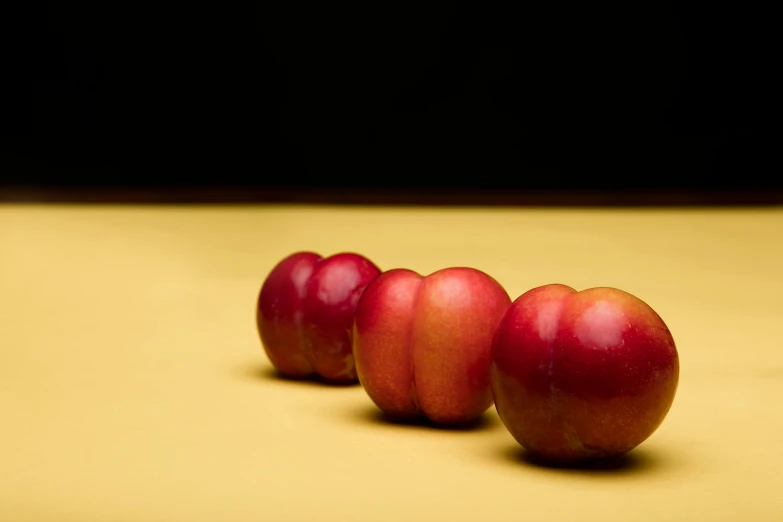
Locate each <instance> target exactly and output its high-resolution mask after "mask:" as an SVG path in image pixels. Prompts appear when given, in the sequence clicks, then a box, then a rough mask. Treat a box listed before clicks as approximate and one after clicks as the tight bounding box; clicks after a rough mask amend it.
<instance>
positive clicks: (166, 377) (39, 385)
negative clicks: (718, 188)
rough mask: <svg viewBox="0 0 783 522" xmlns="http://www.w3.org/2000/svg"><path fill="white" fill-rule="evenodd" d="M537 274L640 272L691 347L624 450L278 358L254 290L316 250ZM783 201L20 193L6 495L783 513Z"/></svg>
mask: <svg viewBox="0 0 783 522" xmlns="http://www.w3.org/2000/svg"><path fill="white" fill-rule="evenodd" d="M303 249H306V250H315V251H317V252H320V253H322V254H332V253H336V252H339V251H347V250H350V251H356V252H359V253H362V254H364V255H366V256H368V257H370V258H371V259H372V260H373V261H375V262H376V263H377V264H378V265H379V266H380V267H381V268H383V269H390V268H394V267H406V268H411V269H413V270H416V271H418V272H420V273H422V274H426V273H429V272H432V271H435V270H437V269H439V268H444V267H447V266H457V265H462V266H472V267H475V268H478V269H481V270H484V271H485V272H487V273H489V274H490V275H492V276H493V277H495V278H496V279H497V280H498V281H499V282H501V283H502V284H503V285H504V286H505V287H506V289H507V290H508V292H509V294H510V295H511V297H512V298H516V297H517V296H518V295H519V294H521V293H522V292H524V291H526V290H528V289H530V288H532V287H535V286H539V285H542V284H547V283H564V284H568V285H570V286H573V287H575V288H577V289H583V288H587V287H592V286H615V287H618V288H621V289H623V290H627V291H629V292H631V293H633V294H635V295H637V296H638V297H640V298H642V299H643V300H645V301H646V302H647V303H648V304H650V305H651V306H652V307H653V308H654V309H655V310H656V311H657V312H658V313H659V314H660V315H661V316H662V317H663V319H664V320H665V321H666V323H667V324H668V326H669V327H670V329H671V331H672V333H673V335H674V338H675V341H676V342H677V345H678V348H679V352H680V359H681V361H680V362H681V377H680V386H679V391H678V394H677V397H676V399H675V402H674V406H673V408H672V410H671V412H670V414H669V416H668V417H667V419H666V420H665V421H664V423H663V425H662V426H661V427H660V428H659V430H658V431H657V432H656V433H655V434H653V436H652V437H651V438H650V439H648V441H647V442H645V443H644V444H642V445H641V446H639V447H638V448H637V449H636V450H635V451H633V452H632V453H630V454H629V455H628V458H627V459H625V460H624V461H622V462H620V463H619V464H618V465H616V466H613V467H611V468H609V469H555V468H546V467H541V466H539V465H536V464H533V463H530V462H528V461H526V460H525V459H524V457H523V454H522V452H521V450H520V449H519V446H518V445H517V444H516V442H514V440H513V439H512V438H511V436H510V434H509V433H508V432H507V431H506V430H505V429H504V427H503V426H502V424H501V423H500V422H499V420H498V417H497V415H496V413H495V412H494V410H491V411H489V412H488V413H487V414H486V419H485V422H483V423H481V424H480V425H479V426H477V427H476V428H474V429H470V430H461V431H448V430H440V429H433V428H428V427H426V426H418V427H417V426H400V425H391V424H388V423H386V422H384V421H383V420H382V419H381V418H380V417H379V416H378V415H377V413H376V409H375V407H374V406H373V404H372V403H371V402H370V400H369V398H368V397H367V396H366V395H365V394H364V392H363V390H362V389H361V388H360V387H358V386H353V387H328V386H324V385H318V384H305V383H295V382H287V381H281V380H278V379H276V378H275V377H274V376H273V374H272V373H271V371H270V366H269V364H268V362H267V360H266V358H265V356H264V354H263V351H262V349H261V346H260V343H259V341H258V338H257V336H256V331H255V323H254V307H255V300H256V296H257V292H258V290H259V288H260V285H261V282H262V281H263V279H264V277H265V276H266V275H267V273H268V271H269V270H270V269H271V268H272V266H273V265H274V264H275V263H276V262H277V261H279V260H280V259H281V258H283V257H285V256H286V255H288V254H290V253H292V252H294V251H297V250H303ZM782 332H783V209H781V208H774V207H768V208H758V209H562V208H561V209H555V208H517V209H508V208H495V209H479V208H448V209H447V208H430V209H426V208H424V209H422V208H381V207H379V208H367V207H350V208H349V207H316V206H309V207H305V206H300V207H295V206H233V207H232V206H224V207H221V206H189V207H188V206H180V207H176V206H171V207H165V206H161V207H153V206H146V207H145V206H109V205H107V206H66V205H60V206H44V205H39V206H36V205H3V206H0V423H1V424H0V520H3V521H9V522H11V521H14V522H28V521H56V522H69V521H73V522H85V521H95V522H98V521H100V522H124V521H127V522H142V521H143V522H158V521H160V522H164V521H165V522H179V521H182V522H199V521H210V522H214V521H231V522H242V521H248V522H249V521H253V522H258V521H265V522H266V521H268V522H272V521H285V522H294V521H322V520H339V521H342V522H351V521H361V522H369V521H378V522H383V521H389V522H401V521H405V520H416V521H418V520H421V521H425V520H426V521H439V520H443V521H449V522H458V521H470V522H475V521H503V520H510V521H511V520H513V521H520V520H527V521H538V520H541V521H560V520H563V521H570V522H573V521H600V522H611V521H623V522H626V521H647V520H649V521H662V520H667V521H670V520H677V521H679V520H682V521H691V522H696V521H704V522H707V521H709V522H720V521H726V522H728V521H731V522H737V521H743V522H751V521H765V522H773V521H780V520H783V405H782V404H783V333H782Z"/></svg>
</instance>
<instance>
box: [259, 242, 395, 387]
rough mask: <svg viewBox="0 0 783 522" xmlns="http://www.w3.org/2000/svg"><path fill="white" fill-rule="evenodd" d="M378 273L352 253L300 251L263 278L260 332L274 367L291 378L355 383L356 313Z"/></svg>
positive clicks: (367, 260)
mask: <svg viewBox="0 0 783 522" xmlns="http://www.w3.org/2000/svg"><path fill="white" fill-rule="evenodd" d="M380 273H381V270H380V269H379V268H378V267H377V266H375V264H373V263H372V261H370V260H369V259H367V258H365V257H363V256H360V255H358V254H354V253H340V254H335V255H333V256H331V257H327V258H323V257H322V256H320V255H319V254H316V253H313V252H297V253H294V254H291V255H290V256H288V257H286V258H285V259H283V260H282V261H280V262H279V263H278V264H277V265H276V266H275V267H274V268H273V269H272V271H271V272H270V273H269V275H268V276H267V278H266V279H265V280H264V283H263V285H262V286H261V291H260V292H259V295H258V301H257V307H256V326H257V330H258V334H259V337H260V339H261V344H262V346H263V348H264V351H265V352H266V354H267V357H268V358H269V360H270V362H271V363H272V366H274V367H275V369H276V370H277V371H278V372H280V373H281V374H282V375H285V376H288V377H293V378H304V377H310V376H314V375H318V376H320V377H321V378H323V379H324V380H326V381H331V382H335V383H339V382H342V383H350V382H356V381H357V380H358V379H357V376H356V367H355V365H354V362H353V353H352V339H351V337H352V325H353V311H354V309H355V308H356V303H357V301H358V300H359V296H360V295H361V293H362V291H363V290H364V288H365V287H366V286H367V284H368V283H369V282H370V281H372V280H373V279H374V278H375V277H377V276H378V275H379V274H380Z"/></svg>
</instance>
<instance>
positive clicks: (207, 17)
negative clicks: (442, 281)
mask: <svg viewBox="0 0 783 522" xmlns="http://www.w3.org/2000/svg"><path fill="white" fill-rule="evenodd" d="M108 4H111V5H108ZM160 4H161V5H142V4H139V3H134V4H132V5H129V6H123V7H118V6H115V5H114V3H108V2H99V1H94V2H84V1H82V2H76V3H74V2H70V3H67V5H65V3H55V2H50V3H48V4H44V3H40V4H35V5H36V6H39V7H35V8H27V7H24V6H23V7H16V8H14V7H11V8H8V7H6V8H4V9H6V12H5V16H4V18H5V23H7V24H8V25H9V26H10V27H8V28H7V29H10V31H6V32H5V35H6V37H5V40H6V42H5V43H6V45H5V51H4V52H5V53H6V55H7V56H6V60H5V64H6V67H5V74H4V83H5V85H6V87H5V88H4V90H5V94H4V95H3V98H4V102H3V105H4V109H5V110H4V114H3V118H2V125H3V129H2V132H3V135H4V139H3V148H4V150H3V151H2V152H3V171H2V180H3V182H4V183H5V184H6V185H7V186H8V185H13V186H17V187H20V186H21V187H25V186H27V187H29V186H50V187H65V186H115V187H133V186H136V187H153V188H154V187H197V186H212V187H232V186H242V187H252V188H286V187H289V188H290V187H300V188H303V187H309V188H332V189H342V188H349V187H350V188H354V189H357V188H359V189H364V188H380V189H392V188H398V189H407V190H416V189H421V188H423V187H428V186H429V187H431V188H433V189H435V190H440V189H443V190H447V189H448V190H470V191H475V190H478V189H495V190H570V191H575V190H576V191H579V190H583V191H596V190H599V191H600V190H626V189H634V190H638V189H643V190H656V189H679V190H692V189H697V190H704V189H710V190H724V191H728V192H732V191H738V190H748V189H752V190H761V191H765V190H766V191H768V190H770V189H775V188H780V187H781V182H780V175H779V172H780V171H781V169H780V163H779V159H778V157H777V156H778V154H777V152H778V149H779V147H778V145H777V144H778V131H777V129H778V128H779V120H778V114H779V113H778V106H777V103H778V102H777V100H776V98H777V97H779V95H780V92H779V85H778V84H776V83H775V78H776V76H777V72H778V71H777V69H779V65H780V63H779V62H780V61H779V59H778V57H777V55H776V53H775V48H776V45H775V43H774V42H773V38H775V36H776V35H775V32H776V31H777V29H776V28H775V26H774V25H773V24H774V20H775V19H774V18H773V17H772V16H771V15H770V14H769V13H764V12H756V11H753V10H752V9H751V8H749V7H740V6H738V5H726V6H722V5H720V4H717V3H711V4H709V5H698V6H697V5H696V4H692V3H688V4H687V6H686V5H685V3H667V2H648V3H644V4H643V3H638V2H625V3H620V2H610V3H606V2H604V3H594V2H580V3H576V2H574V3H553V2H535V3H523V4H517V5H515V6H514V7H513V8H511V7H507V8H499V7H493V8H485V7H476V5H472V6H471V5H469V4H453V3H451V4H448V5H447V4H441V3H428V4H427V6H419V7H415V8H403V7H398V6H395V5H392V4H388V5H387V4H383V5H378V6H376V5H374V4H373V5H369V4H368V5H363V6H358V5H357V6H354V7H352V8H348V7H345V8H342V7H336V6H334V5H331V4H328V3H321V5H320V7H316V6H305V5H301V6H300V5H299V4H292V3H283V2H277V3H273V4H270V5H266V4H265V3H256V4H250V3H247V4H225V3H223V4H218V3H212V4H191V5H188V6H185V5H177V6H176V7H174V6H173V4H166V3H164V2H161V3H160ZM283 4H285V5H293V6H294V7H290V8H289V7H281V5H283ZM477 5H478V4H477ZM9 9H16V10H17V11H18V12H10V11H9ZM22 11H24V12H22ZM23 18H24V20H26V21H29V22H31V23H29V24H22V19H23ZM17 20H18V21H19V24H17Z"/></svg>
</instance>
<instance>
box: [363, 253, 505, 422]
mask: <svg viewBox="0 0 783 522" xmlns="http://www.w3.org/2000/svg"><path fill="white" fill-rule="evenodd" d="M510 304H511V299H510V298H509V296H508V294H507V293H506V291H505V290H504V289H503V287H502V286H501V285H500V284H499V283H498V282H497V281H495V280H494V279H493V278H492V277H490V276H489V275H487V274H485V273H484V272H481V271H479V270H476V269H473V268H462V267H454V268H446V269H443V270H439V271H437V272H434V273H432V274H430V275H429V276H427V277H422V276H421V275H419V274H417V273H416V272H413V271H411V270H406V269H394V270H389V271H387V272H385V273H383V274H382V275H380V276H379V277H377V278H376V279H375V280H373V281H372V283H370V284H369V285H368V286H367V288H366V289H365V290H364V293H363V294H362V296H361V299H360V300H359V304H358V305H357V307H356V311H355V315H354V333H353V342H354V344H353V352H354V357H355V361H356V370H357V374H358V377H359V381H360V383H361V384H362V386H363V388H364V389H365V391H366V392H367V394H368V395H369V397H370V399H371V400H372V401H373V402H374V403H375V404H376V405H377V406H378V408H379V409H380V410H382V411H383V412H385V413H386V414H388V415H389V416H391V417H395V418H398V419H414V418H417V417H419V418H421V417H426V418H428V419H430V420H431V421H433V422H435V423H439V424H460V423H466V422H470V421H473V420H476V419H478V418H479V417H480V416H481V415H482V414H483V413H484V412H485V411H486V410H487V409H488V408H490V407H491V406H492V390H491V387H490V376H489V369H490V360H491V359H490V355H491V352H490V350H491V345H492V337H493V334H494V332H495V328H496V327H497V325H498V322H499V321H500V319H501V317H502V316H503V313H504V312H505V311H506V308H507V307H508V306H509V305H510Z"/></svg>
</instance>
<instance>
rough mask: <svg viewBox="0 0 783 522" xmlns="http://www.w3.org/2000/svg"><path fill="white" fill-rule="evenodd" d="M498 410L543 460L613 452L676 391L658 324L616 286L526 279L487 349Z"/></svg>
mask: <svg viewBox="0 0 783 522" xmlns="http://www.w3.org/2000/svg"><path fill="white" fill-rule="evenodd" d="M492 357H493V361H492V369H491V376H492V391H493V396H494V401H495V408H496V409H497V412H498V415H499V417H500V419H501V421H502V422H503V424H504V425H505V426H506V428H507V429H508V430H509V432H510V433H511V435H512V436H513V437H514V438H515V439H516V441H517V442H518V443H519V444H520V445H521V446H522V447H524V448H525V449H526V450H528V451H529V452H531V453H532V454H534V455H535V456H537V457H539V458H542V459H543V460H548V461H555V462H578V461H586V460H594V459H601V458H608V457H616V456H619V455H622V454H624V453H626V452H628V451H630V450H632V449H633V448H635V447H636V446H638V445H639V444H641V443H642V442H644V441H645V440H646V439H647V438H648V437H650V435H652V434H653V432H655V430H657V429H658V427H659V426H660V425H661V423H662V422H663V420H664V418H665V417H666V415H667V414H668V412H669V410H670V408H671V406H672V403H673V402H674V397H675V394H676V392H677V386H678V381H679V372H680V367H679V357H678V354H677V348H676V346H675V343H674V339H673V338H672V335H671V332H670V331H669V329H668V327H667V326H666V324H664V322H663V320H662V319H661V318H660V316H659V315H658V314H657V313H656V312H655V311H654V310H653V309H652V308H651V307H650V306H649V305H647V304H646V303H645V302H643V301H642V300H640V299H639V298H637V297H635V296H633V295H631V294H629V293H627V292H624V291H622V290H618V289H615V288H591V289H588V290H583V291H581V292H577V291H576V290H574V289H573V288H570V287H568V286H565V285H559V284H552V285H546V286H541V287H538V288H534V289H532V290H529V291H528V292H525V293H524V294H522V295H521V296H519V297H518V298H517V299H516V300H515V301H514V302H513V303H512V305H511V306H510V307H509V308H508V310H507V312H506V314H505V315H504V317H503V319H502V320H501V322H500V325H499V326H498V329H497V331H496V333H495V338H494V341H493V348H492Z"/></svg>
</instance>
